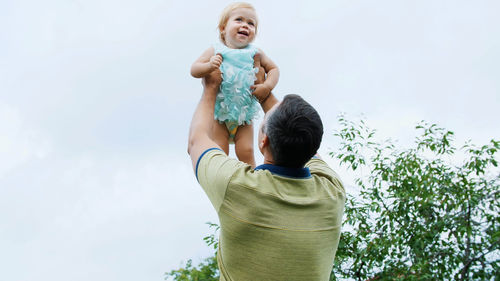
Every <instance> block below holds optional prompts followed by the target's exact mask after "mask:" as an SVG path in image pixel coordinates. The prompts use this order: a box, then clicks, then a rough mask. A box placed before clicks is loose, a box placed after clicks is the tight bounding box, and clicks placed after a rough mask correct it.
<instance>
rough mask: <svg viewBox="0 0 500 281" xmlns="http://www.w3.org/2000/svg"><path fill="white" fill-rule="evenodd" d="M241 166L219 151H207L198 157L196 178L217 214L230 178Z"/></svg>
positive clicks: (238, 162)
mask: <svg viewBox="0 0 500 281" xmlns="http://www.w3.org/2000/svg"><path fill="white" fill-rule="evenodd" d="M243 166H245V164H244V163H242V162H240V161H238V160H236V159H232V158H229V157H228V156H227V155H226V154H225V153H224V152H223V151H222V150H220V149H214V148H212V149H208V150H206V151H205V152H203V154H202V155H201V156H200V159H199V160H198V163H197V166H196V176H197V178H198V182H199V183H200V185H201V187H202V188H203V190H204V191H205V193H206V194H207V196H208V199H210V202H211V203H212V205H213V206H214V208H215V210H216V211H217V212H219V209H220V206H221V205H222V202H223V201H224V196H225V194H226V190H227V186H228V184H229V181H230V180H231V177H232V176H233V174H234V173H235V172H236V171H237V170H238V169H239V168H241V167H243Z"/></svg>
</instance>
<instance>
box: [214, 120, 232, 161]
mask: <svg viewBox="0 0 500 281" xmlns="http://www.w3.org/2000/svg"><path fill="white" fill-rule="evenodd" d="M212 140H213V141H214V142H215V143H216V144H218V145H219V146H220V148H221V149H222V150H224V152H225V153H226V154H227V155H229V132H228V131H227V128H226V125H225V124H224V123H222V124H221V123H219V121H217V120H214V125H213V130H212Z"/></svg>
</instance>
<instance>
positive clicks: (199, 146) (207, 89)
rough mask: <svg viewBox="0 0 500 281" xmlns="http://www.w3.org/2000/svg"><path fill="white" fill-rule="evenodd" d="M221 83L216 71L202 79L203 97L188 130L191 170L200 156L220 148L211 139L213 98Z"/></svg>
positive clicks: (219, 74)
mask: <svg viewBox="0 0 500 281" xmlns="http://www.w3.org/2000/svg"><path fill="white" fill-rule="evenodd" d="M221 81H222V78H221V73H220V71H218V70H215V71H213V72H212V73H211V74H209V75H208V76H206V77H205V78H203V95H202V96H201V100H200V102H199V103H198V106H197V107H196V110H195V112H194V114H193V119H192V120H191V127H190V129H189V142H188V153H189V155H190V156H191V162H192V163H193V170H194V171H195V173H196V163H197V162H198V159H199V158H200V156H201V155H202V154H203V152H205V151H206V150H207V149H209V148H220V147H219V146H218V145H217V144H216V143H215V142H214V141H213V140H212V139H211V137H210V136H211V134H212V126H213V122H214V106H215V97H216V96H217V92H218V91H219V85H220V83H221Z"/></svg>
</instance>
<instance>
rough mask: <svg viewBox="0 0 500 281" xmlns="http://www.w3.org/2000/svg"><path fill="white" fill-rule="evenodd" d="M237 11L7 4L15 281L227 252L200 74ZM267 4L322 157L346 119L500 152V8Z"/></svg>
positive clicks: (391, 133)
mask: <svg viewBox="0 0 500 281" xmlns="http://www.w3.org/2000/svg"><path fill="white" fill-rule="evenodd" d="M228 3H229V2H228V1H162V0H144V1H141V2H140V3H139V2H138V1H131V0H120V1H118V0H104V1H98V0H88V1H67V0H65V1H63V0H47V1H34V0H16V1H14V0H7V1H2V2H0V249H1V251H0V264H2V279H5V280H10V281H20V280H30V281H31V280H42V281H45V280H51V281H59V280H68V279H71V280H74V281H80V280H81V281H83V280H85V281H87V280H103V281H112V280H120V281H128V280H130V281H132V280H134V281H135V280H163V277H164V276H163V273H164V272H166V271H169V270H171V269H174V268H178V267H179V266H180V264H181V262H182V261H185V260H187V259H188V258H194V259H195V261H198V260H199V259H201V258H203V257H206V256H208V255H209V254H210V253H211V252H212V250H211V249H209V248H208V247H205V246H204V243H203V241H202V237H203V236H205V235H207V234H208V233H209V229H208V227H207V226H206V225H205V224H204V223H205V222H207V221H211V222H217V217H216V214H215V211H214V210H213V209H212V207H211V205H210V203H209V202H208V199H207V198H206V197H205V194H204V193H203V191H202V190H201V188H200V187H199V186H198V185H197V183H196V179H195V177H194V175H193V173H192V170H191V166H190V165H191V164H190V160H189V157H188V155H187V153H186V143H187V132H188V126H189V123H190V119H191V115H192V113H193V110H194V108H195V106H196V104H197V102H198V99H199V97H200V94H201V84H200V81H199V80H197V79H194V78H192V77H191V76H190V75H189V68H190V65H191V63H192V62H193V61H194V60H195V59H196V58H197V57H198V56H199V55H200V54H201V53H202V52H203V51H204V50H205V49H206V48H207V47H209V46H210V44H212V43H214V42H215V41H216V40H217V32H216V30H215V27H216V25H217V20H218V16H219V13H220V12H221V10H222V9H223V8H224V7H225V6H226V5H227V4H228ZM252 3H253V4H254V6H255V7H256V9H257V13H258V16H259V19H260V23H259V34H258V35H257V39H256V42H255V43H256V44H257V45H258V46H259V47H261V48H262V49H263V50H264V51H265V52H266V53H267V55H269V56H270V57H271V58H272V59H273V60H274V61H275V62H276V63H277V65H278V66H279V67H280V70H281V78H280V82H279V83H278V86H277V88H276V89H275V93H276V95H277V96H278V97H282V96H283V95H285V94H287V93H298V94H301V95H302V96H303V97H304V98H305V99H306V100H308V101H310V102H311V103H312V104H313V105H314V106H316V108H317V109H318V111H319V112H320V114H321V116H322V118H323V122H324V124H325V138H324V142H323V145H322V148H321V150H320V151H321V152H322V154H323V156H324V158H328V156H327V153H328V151H329V149H330V148H331V147H334V146H335V143H334V139H333V138H332V137H331V135H332V133H333V130H334V128H336V126H337V125H336V116H337V115H338V114H339V113H340V112H347V114H349V116H352V117H356V116H359V115H360V114H364V115H365V116H366V118H367V120H368V123H369V124H371V126H372V127H374V128H376V129H378V130H379V133H380V135H381V137H391V138H396V139H401V142H402V143H403V144H404V143H407V142H408V141H409V140H411V136H412V134H413V130H412V128H413V127H414V126H415V125H416V123H417V122H418V121H420V120H427V121H428V122H433V123H438V124H439V125H441V126H444V127H446V128H447V129H450V130H452V131H455V133H456V136H457V139H458V140H460V141H463V140H466V139H472V140H473V141H474V142H476V143H480V144H482V143H485V142H486V141H488V140H489V139H491V138H495V139H497V140H498V139H500V127H499V126H498V121H499V120H500V113H499V110H498V108H499V106H500V101H499V98H500V79H499V77H500V29H499V27H500V18H499V17H498V12H499V11H500V2H498V1H495V0H491V1H465V0H464V1H458V0H453V1H451V0H447V1H444V0H443V1H434V0H427V1H400V0H394V1H385V0H382V1H368V0H367V1H314V0H311V1H303V2H296V3H291V2H289V1H275V2H271V3H269V2H268V1H253V2H252ZM256 151H257V150H256ZM257 159H258V160H261V159H262V158H261V157H260V156H259V157H257ZM329 161H330V160H329ZM331 163H332V165H333V168H334V169H336V170H338V171H339V173H340V174H341V176H342V175H343V173H344V172H343V170H342V169H339V168H338V167H337V166H336V165H335V162H334V161H331ZM345 177H346V179H345V181H346V182H347V183H349V177H348V176H347V175H346V176H345Z"/></svg>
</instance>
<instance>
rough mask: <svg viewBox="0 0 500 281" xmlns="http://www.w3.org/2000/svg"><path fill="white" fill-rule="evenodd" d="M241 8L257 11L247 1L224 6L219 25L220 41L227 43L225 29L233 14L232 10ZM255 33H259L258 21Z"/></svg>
mask: <svg viewBox="0 0 500 281" xmlns="http://www.w3.org/2000/svg"><path fill="white" fill-rule="evenodd" d="M239 8H247V9H252V10H253V11H254V12H256V11H255V8H254V7H253V6H252V5H251V4H249V3H246V2H235V3H232V4H229V5H228V6H227V7H226V8H224V10H223V11H222V13H221V14H220V19H219V26H218V28H219V38H220V41H222V43H224V44H226V38H225V37H224V34H223V31H224V28H225V27H226V24H227V21H228V20H229V15H231V12H232V11H234V10H236V9H239ZM256 20H257V19H256ZM255 34H257V22H256V23H255Z"/></svg>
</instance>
